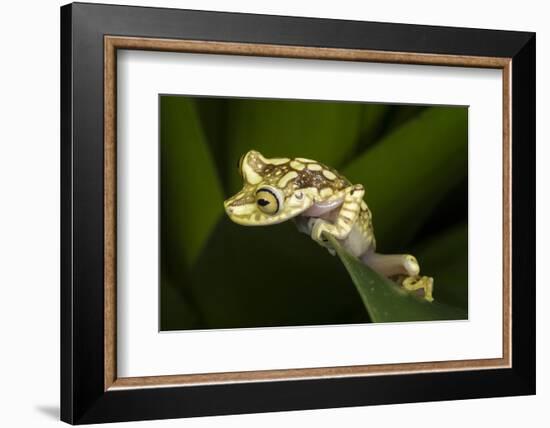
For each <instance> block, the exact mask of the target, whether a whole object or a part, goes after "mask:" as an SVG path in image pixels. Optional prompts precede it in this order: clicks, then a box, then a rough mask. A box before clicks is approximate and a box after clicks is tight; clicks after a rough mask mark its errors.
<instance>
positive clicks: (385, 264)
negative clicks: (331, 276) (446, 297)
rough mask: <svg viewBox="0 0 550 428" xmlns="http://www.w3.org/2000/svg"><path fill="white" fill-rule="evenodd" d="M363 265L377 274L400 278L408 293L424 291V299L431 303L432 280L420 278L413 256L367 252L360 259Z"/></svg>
mask: <svg viewBox="0 0 550 428" xmlns="http://www.w3.org/2000/svg"><path fill="white" fill-rule="evenodd" d="M361 260H362V261H363V263H365V264H366V265H368V266H369V267H371V268H372V269H373V270H374V271H376V272H378V273H379V274H381V275H383V276H386V277H390V276H401V277H402V280H401V281H400V283H401V285H402V286H403V288H405V289H406V290H409V291H415V290H420V289H422V290H424V298H425V299H426V300H427V301H429V302H431V301H433V297H432V292H433V282H434V281H433V278H430V277H428V276H420V275H419V274H420V266H419V264H418V261H417V260H416V258H415V257H414V256H411V255H410V254H378V253H375V252H374V251H369V252H367V253H366V254H364V255H363V256H362V257H361Z"/></svg>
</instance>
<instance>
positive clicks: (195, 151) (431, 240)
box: [160, 96, 468, 330]
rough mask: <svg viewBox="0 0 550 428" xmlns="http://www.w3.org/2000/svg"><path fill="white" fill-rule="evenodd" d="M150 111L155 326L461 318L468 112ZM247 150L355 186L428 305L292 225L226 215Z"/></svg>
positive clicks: (279, 105)
mask: <svg viewBox="0 0 550 428" xmlns="http://www.w3.org/2000/svg"><path fill="white" fill-rule="evenodd" d="M160 116H161V130H160V137H161V174H162V175H161V225H160V226H161V329H162V330H179V329H195V328H197V329H199V328H200V329H207V328H244V327H266V326H292V325H320V324H346V323H363V322H370V321H392V320H420V319H451V318H452V319H462V318H464V317H466V314H467V302H468V281H467V279H468V278H467V274H468V252H467V243H468V235H467V226H466V225H467V172H468V170H467V154H468V151H467V148H468V140H467V109H466V108H462V107H423V106H401V105H385V104H360V103H348V102H320V101H291V100H258V99H236V98H231V99H228V98H206V97H202V98H193V97H180V96H162V97H161V114H160ZM252 148H253V149H256V150H259V151H261V152H262V153H263V154H264V155H266V156H267V157H283V156H284V157H295V156H301V157H306V158H311V159H316V160H319V161H321V162H323V163H326V164H327V165H330V166H333V167H335V168H336V169H338V170H339V171H340V172H342V173H343V174H344V175H346V176H347V177H348V178H349V179H350V180H352V182H354V183H361V184H363V185H365V187H366V196H365V200H366V202H367V204H368V205H369V207H370V208H371V210H372V212H373V220H374V231H375V234H376V237H377V242H378V249H379V250H381V251H383V252H400V253H402V252H407V253H412V254H414V255H415V256H417V258H418V260H419V262H420V265H421V268H422V273H423V274H425V275H430V276H433V277H434V279H435V282H434V298H435V299H436V304H435V305H434V304H429V303H427V302H424V301H418V299H417V297H415V296H412V295H410V294H408V293H404V292H403V291H402V290H400V289H398V288H397V287H395V286H393V285H392V284H391V283H389V282H388V281H387V280H385V279H383V278H380V277H379V276H378V275H376V273H373V272H372V271H370V270H369V269H368V268H366V269H365V268H364V267H362V266H364V265H362V264H358V262H357V261H356V260H354V259H353V258H349V257H347V256H346V255H345V254H340V257H341V259H342V262H343V263H342V262H341V261H340V259H339V258H338V257H332V256H330V255H329V254H328V252H327V251H326V250H325V249H323V248H321V247H320V246H318V245H317V244H315V243H314V242H313V241H311V239H309V238H308V237H307V236H306V235H303V234H300V233H298V232H297V230H296V228H295V227H294V225H293V224H292V222H286V223H283V224H280V225H275V226H266V227H244V226H239V225H237V224H234V223H232V222H231V221H230V220H229V219H228V218H227V216H226V215H225V214H224V212H223V205H222V201H223V199H225V198H227V197H229V196H231V195H232V194H233V193H235V192H236V191H237V190H239V189H240V187H241V186H242V182H241V178H240V176H239V174H238V173H237V170H236V164H237V161H238V159H239V158H240V156H241V155H242V154H243V153H244V152H246V151H247V150H249V149H252ZM346 269H347V270H346ZM350 277H351V279H350ZM361 278H363V279H361ZM361 281H366V282H364V283H362V282H361ZM368 281H375V283H376V284H378V285H379V286H380V288H376V290H378V291H379V292H378V293H375V294H374V295H371V294H369V293H368V290H369V289H370V288H366V287H363V286H365V285H366V284H368ZM377 281H378V282H377ZM362 287H363V288H362ZM369 305H370V306H369ZM403 305H404V306H403ZM417 305H420V306H417ZM411 308H412V309H411ZM415 308H416V309H415ZM419 308H420V309H419ZM396 311H397V312H400V313H401V315H398V314H397V312H396ZM388 313H389V314H391V315H384V314H388ZM396 317H397V318H396Z"/></svg>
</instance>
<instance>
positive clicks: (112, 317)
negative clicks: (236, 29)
mask: <svg viewBox="0 0 550 428" xmlns="http://www.w3.org/2000/svg"><path fill="white" fill-rule="evenodd" d="M103 41H104V66H103V73H104V177H103V178H104V195H103V197H104V391H107V390H114V389H134V388H155V387H172V386H192V385H212V384H224V383H225V384H227V383H242V382H261V381H275V380H277V381H281V380H298V379H320V378H340V377H359V376H372V375H396V374H410V373H425V372H446V371H464V370H472V369H475V370H480V369H500V368H511V367H512V352H511V349H512V315H511V314H512V307H511V303H512V302H511V294H512V289H511V287H512V266H511V260H512V259H511V251H512V203H511V190H512V165H511V131H512V130H511V123H512V109H511V106H512V99H511V97H512V87H511V82H512V59H511V58H500V57H488V56H467V55H443V54H419V53H407V52H390V51H374V50H363V49H340V48H321V47H306V46H288V45H271V44H256V43H233V42H212V41H197V40H178V39H159V38H144V37H121V36H111V35H106V36H104V39H103ZM118 49H127V50H145V51H165V52H181V53H202V54H214V55H216V54H217V55H245V56H260V57H280V58H296V59H322V60H336V61H359V62H377V63H393V64H416V65H440V66H454V67H476V68H493V69H501V70H502V82H503V86H502V90H503V110H502V118H503V123H502V124H503V135H502V138H503V158H502V162H503V177H502V179H503V218H502V227H503V254H502V256H503V308H502V309H503V312H502V313H503V320H502V335H503V341H502V343H503V349H502V355H503V356H502V358H492V359H473V360H457V361H433V362H421V363H394V364H376V365H354V366H337V367H316V368H303V369H277V370H259V371H241V372H223V373H217V372H213V373H204V374H187V375H177V374H175V375H169V376H145V377H123V378H119V377H118V376H117V367H116V361H117V357H116V355H117V350H116V342H117V336H116V335H117V333H116V331H117V330H116V329H117V321H116V307H117V304H116V299H117V295H116V248H117V244H116V236H117V233H116V223H117V218H116V212H117V209H116V206H117V205H116V198H117V196H116V188H117V185H116V183H117V181H116V177H117V170H116V163H117V161H116V129H117V125H116V124H117V115H116V92H117V50H118Z"/></svg>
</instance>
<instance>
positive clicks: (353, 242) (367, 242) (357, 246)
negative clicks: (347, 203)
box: [340, 224, 372, 258]
mask: <svg viewBox="0 0 550 428" xmlns="http://www.w3.org/2000/svg"><path fill="white" fill-rule="evenodd" d="M340 243H341V244H342V246H343V247H344V248H345V249H346V250H347V252H348V253H350V254H351V255H353V256H355V257H357V258H359V257H361V256H362V255H363V254H365V253H366V252H367V251H368V250H369V249H370V248H371V245H372V239H370V238H368V237H366V236H365V235H364V234H363V232H362V230H361V228H360V227H359V226H358V225H357V224H354V225H353V227H352V228H351V232H350V233H349V235H348V237H347V238H346V239H344V240H341V241H340Z"/></svg>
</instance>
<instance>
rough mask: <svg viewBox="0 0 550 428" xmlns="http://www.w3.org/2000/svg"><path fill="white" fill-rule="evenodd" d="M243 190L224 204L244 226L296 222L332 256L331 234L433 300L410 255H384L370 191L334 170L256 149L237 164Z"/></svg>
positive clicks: (383, 272)
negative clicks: (378, 249) (379, 246)
mask: <svg viewBox="0 0 550 428" xmlns="http://www.w3.org/2000/svg"><path fill="white" fill-rule="evenodd" d="M238 171H239V173H240V175H241V177H242V179H243V189H242V190H241V191H240V192H238V193H237V194H236V195H234V196H232V197H231V198H229V199H227V200H226V201H225V202H224V207H225V211H226V213H227V215H228V216H229V218H230V219H231V220H232V221H234V222H235V223H237V224H240V225H244V226H267V225H273V224H277V223H281V222H284V221H287V220H290V219H293V220H294V221H295V223H296V226H297V228H298V230H299V231H300V232H303V233H306V234H307V235H309V236H310V237H311V238H312V239H313V240H314V241H315V242H317V243H318V244H319V245H321V246H323V247H325V248H326V249H327V250H328V251H329V252H330V253H331V254H332V255H334V254H335V250H334V248H332V247H331V245H330V243H329V242H328V240H327V239H326V237H325V236H324V235H325V234H330V235H332V236H333V237H334V238H336V239H337V240H338V241H339V242H340V244H341V245H342V246H343V247H344V248H345V249H346V250H347V251H348V252H349V253H351V254H352V255H353V256H355V257H357V258H358V259H360V260H361V261H362V262H363V263H365V264H366V265H368V266H369V267H371V268H372V269H373V270H374V271H376V272H378V273H379V274H381V275H383V276H386V277H391V278H397V281H398V283H399V284H400V285H402V286H403V287H404V288H405V289H406V290H409V291H415V290H423V296H424V298H425V299H426V300H427V301H430V302H431V301H433V297H432V290H433V278H430V277H427V276H420V275H419V273H420V266H419V264H418V262H417V260H416V258H415V257H414V256H412V255H410V254H379V253H377V252H376V240H375V237H374V232H373V224H372V215H371V212H370V210H369V208H368V206H367V204H366V203H365V201H364V200H363V196H364V195H365V188H364V187H363V185H361V184H351V183H350V182H349V181H348V180H347V179H346V178H345V177H344V176H342V175H341V174H339V173H338V172H337V171H336V170H334V169H333V168H330V167H328V166H326V165H323V164H322V163H320V162H317V161H314V160H311V159H306V158H294V159H290V158H269V159H268V158H266V157H264V156H263V155H262V154H261V153H260V152H258V151H255V150H251V151H249V152H247V153H246V154H244V155H243V156H242V157H241V158H240V160H239V164H238Z"/></svg>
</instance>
